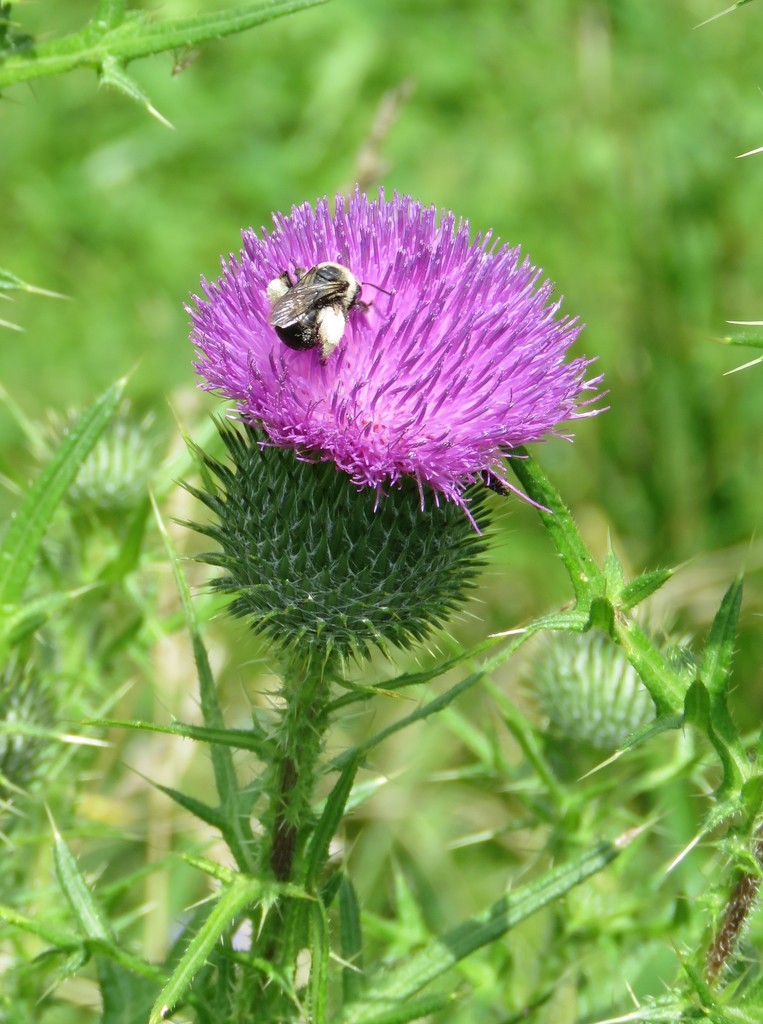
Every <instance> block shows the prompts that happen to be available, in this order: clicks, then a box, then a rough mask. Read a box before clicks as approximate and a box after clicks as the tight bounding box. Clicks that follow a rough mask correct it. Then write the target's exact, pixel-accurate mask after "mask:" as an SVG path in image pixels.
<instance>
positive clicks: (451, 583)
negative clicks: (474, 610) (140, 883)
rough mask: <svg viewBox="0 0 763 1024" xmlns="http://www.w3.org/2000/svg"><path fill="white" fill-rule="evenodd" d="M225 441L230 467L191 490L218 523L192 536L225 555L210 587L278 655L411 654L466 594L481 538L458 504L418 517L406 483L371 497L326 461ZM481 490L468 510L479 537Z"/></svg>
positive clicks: (414, 492)
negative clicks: (229, 598) (374, 650)
mask: <svg viewBox="0 0 763 1024" xmlns="http://www.w3.org/2000/svg"><path fill="white" fill-rule="evenodd" d="M221 434H222V437H223V440H224V442H225V445H226V447H227V449H228V453H229V455H230V459H231V462H232V465H224V464H222V463H220V462H217V461H216V460H214V459H212V458H210V457H208V456H206V455H203V456H202V458H203V461H204V463H205V465H206V467H207V468H208V469H209V470H210V471H211V477H212V480H211V482H210V486H209V489H208V490H207V491H200V490H197V489H195V488H189V489H190V490H191V491H192V493H193V494H195V495H196V496H197V497H198V498H200V499H201V501H203V502H204V504H205V505H207V506H208V507H209V508H210V509H211V511H212V512H213V513H214V516H215V521H213V522H212V523H211V524H208V525H196V524H193V525H194V529H196V530H198V531H199V532H200V533H203V534H205V535H206V536H208V537H211V538H213V539H214V540H215V541H217V543H218V544H219V545H220V549H221V550H220V551H219V552H213V553H208V554H205V555H202V556H201V559H202V560H203V561H206V562H208V563H210V564H212V565H218V566H221V567H222V568H223V569H225V571H226V575H224V576H222V577H221V578H219V579H217V580H215V581H214V586H215V587H217V588H218V589H220V590H223V591H228V592H230V593H233V594H235V595H236V597H235V600H234V601H233V602H232V604H231V606H230V610H231V611H232V612H233V614H235V615H239V616H242V617H244V618H247V619H248V620H249V622H250V624H251V626H252V628H253V629H254V630H255V631H257V632H262V633H265V634H266V635H267V636H268V637H269V638H270V639H271V640H273V641H275V642H276V644H278V646H280V647H281V648H282V649H294V648H297V647H304V646H305V645H307V646H308V647H309V648H310V650H312V652H313V653H316V654H321V655H326V656H328V655H331V654H338V655H340V656H341V657H352V656H358V655H366V654H368V653H369V648H370V647H371V646H372V645H377V646H379V647H382V648H384V647H386V646H387V645H388V644H394V645H397V646H406V645H408V644H410V643H411V642H413V641H417V640H421V639H423V638H424V637H425V636H426V635H427V634H428V633H429V631H430V630H431V629H432V628H433V627H434V626H436V625H438V624H439V623H441V622H442V621H443V620H444V619H445V618H446V617H447V616H448V615H449V614H450V613H451V612H452V611H453V610H454V609H455V608H457V607H458V605H459V604H460V603H461V602H462V601H463V599H464V597H465V595H466V591H467V590H468V589H469V588H470V587H471V586H473V581H474V578H475V576H476V575H477V573H478V571H479V569H480V567H481V565H482V555H483V552H484V549H485V538H484V535H483V534H481V533H478V532H477V531H476V530H475V529H474V526H473V525H472V524H471V523H470V521H469V519H468V517H467V516H466V515H465V514H464V511H463V509H461V508H459V507H458V506H457V505H455V504H454V503H452V502H443V503H442V504H441V506H440V507H437V505H436V504H435V502H434V499H433V498H432V496H431V495H427V496H426V507H425V508H424V509H422V508H421V498H420V495H419V491H418V488H417V486H416V484H415V482H413V481H412V480H406V481H405V482H404V485H403V486H402V487H400V488H393V489H391V490H390V493H389V494H388V495H386V496H384V497H381V498H379V499H377V495H376V493H375V491H374V490H372V489H368V490H363V491H359V490H358V489H357V487H356V486H355V485H354V484H353V483H352V481H351V480H350V478H349V477H348V476H347V474H345V473H343V472H341V471H339V470H337V469H336V467H335V466H334V465H333V463H312V462H303V461H300V460H299V459H298V458H297V457H296V456H295V454H294V452H292V451H289V450H285V449H280V448H275V447H272V446H263V445H261V444H260V440H261V436H260V435H258V434H257V433H256V431H254V430H252V429H251V428H242V429H241V430H236V429H233V428H230V427H223V428H221ZM485 493H487V492H486V491H485V489H484V488H483V489H480V490H479V491H475V493H474V495H473V496H472V499H471V505H470V512H471V514H472V515H473V517H474V520H475V522H476V523H477V525H478V526H479V527H480V529H482V530H484V528H485V527H486V526H487V514H486V511H485V499H484V494H485ZM377 501H378V507H377Z"/></svg>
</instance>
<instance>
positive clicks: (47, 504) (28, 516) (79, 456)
mask: <svg viewBox="0 0 763 1024" xmlns="http://www.w3.org/2000/svg"><path fill="white" fill-rule="evenodd" d="M125 384H126V379H125V378H123V379H122V380H119V381H117V382H116V384H113V385H112V386H111V387H110V388H109V389H108V390H107V391H105V392H104V393H103V394H102V395H101V397H100V398H99V399H98V400H97V401H96V402H95V403H94V404H93V405H92V406H91V407H90V408H89V409H88V410H87V412H85V413H84V414H83V415H82V416H80V418H79V419H78V420H77V422H76V423H75V424H74V426H73V427H72V429H71V430H70V431H69V433H67V435H66V437H65V438H64V440H63V441H62V442H61V444H60V445H59V447H58V449H57V450H56V452H55V454H54V456H53V458H52V459H51V460H50V462H49V463H48V465H47V466H46V467H45V469H44V470H43V472H42V475H41V476H40V478H39V479H38V480H37V482H36V483H35V484H34V486H33V487H32V489H31V490H30V491H29V492H28V493H27V495H26V498H25V499H24V502H23V504H22V506H21V508H20V509H19V510H18V512H17V513H16V515H15V517H14V519H13V521H12V522H11V525H10V527H9V529H8V531H7V532H6V534H5V536H4V537H3V540H2V543H1V544H0V606H2V605H14V604H18V603H19V602H20V600H21V598H22V596H23V593H24V589H25V587H26V585H27V582H28V580H29V576H30V574H31V572H32V569H33V567H34V563H35V560H36V558H37V553H38V551H39V549H40V544H41V543H42V539H43V537H44V536H45V531H46V530H47V528H48V526H49V524H50V521H51V519H52V518H53V515H54V513H55V511H56V509H57V508H58V505H59V503H60V502H61V499H62V498H63V496H64V495H65V494H66V491H67V489H68V488H69V486H70V484H71V483H72V482H73V481H74V479H75V478H76V476H77V473H78V472H79V469H80V466H81V465H82V462H83V460H84V459H85V458H86V457H87V455H88V454H89V453H90V451H91V450H92V449H93V447H94V446H95V443H96V441H97V440H98V438H99V437H100V436H101V434H102V432H103V430H104V429H105V427H106V426H107V425H108V423H109V420H110V419H111V417H112V416H113V415H114V413H115V411H116V409H117V407H118V405H119V403H120V401H121V399H122V394H123V392H124V389H125Z"/></svg>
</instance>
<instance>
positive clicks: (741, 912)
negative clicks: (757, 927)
mask: <svg viewBox="0 0 763 1024" xmlns="http://www.w3.org/2000/svg"><path fill="white" fill-rule="evenodd" d="M752 850H753V854H754V856H755V859H756V860H757V862H758V863H759V864H760V866H761V867H762V868H763V825H761V826H760V827H759V828H758V830H757V831H756V833H755V837H754V838H753V841H752ZM760 882H761V879H760V875H758V874H753V873H751V872H749V871H745V872H744V873H743V874H742V875H740V876H739V878H738V879H737V881H736V885H735V886H734V888H733V889H732V891H731V896H730V897H729V902H728V904H727V905H726V912H725V913H724V915H723V921H722V922H721V926H720V928H719V929H718V930H717V931H716V933H715V935H714V937H713V941H712V942H711V944H710V948H709V949H708V951H707V957H706V958H705V977H706V979H707V981H708V982H709V983H710V984H712V983H713V982H714V981H716V980H717V978H718V976H719V974H720V973H721V971H722V970H723V968H724V967H725V965H726V963H727V962H728V959H729V957H730V956H731V954H732V953H733V951H734V947H735V946H736V944H737V941H738V940H739V936H740V934H741V932H742V929H743V928H744V925H745V922H746V921H747V918H748V917H749V915H750V911H751V910H752V909H753V908H754V906H755V901H756V899H757V896H758V891H759V890H760Z"/></svg>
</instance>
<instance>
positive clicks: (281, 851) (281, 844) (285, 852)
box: [270, 756, 298, 882]
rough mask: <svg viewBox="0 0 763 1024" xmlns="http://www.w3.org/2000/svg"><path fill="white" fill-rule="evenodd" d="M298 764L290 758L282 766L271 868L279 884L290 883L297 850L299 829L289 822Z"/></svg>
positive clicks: (271, 852)
mask: <svg viewBox="0 0 763 1024" xmlns="http://www.w3.org/2000/svg"><path fill="white" fill-rule="evenodd" d="M297 778H298V774H297V764H296V762H294V761H292V759H291V758H290V757H288V756H287V757H286V758H284V760H283V762H282V765H281V783H280V786H279V790H278V796H277V797H276V810H275V821H274V824H273V845H272V847H271V850H270V866H271V868H272V869H273V874H274V875H275V877H276V879H277V880H278V881H279V882H288V880H289V878H290V877H291V869H292V866H293V864H294V854H295V853H296V850H297V831H298V830H297V827H296V826H295V825H294V824H292V823H291V822H290V821H289V808H290V798H291V794H292V792H293V790H294V786H295V784H296V782H297Z"/></svg>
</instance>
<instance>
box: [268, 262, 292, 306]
mask: <svg viewBox="0 0 763 1024" xmlns="http://www.w3.org/2000/svg"><path fill="white" fill-rule="evenodd" d="M293 287H294V284H293V283H292V280H291V278H290V277H289V271H288V270H284V272H283V274H280V275H279V276H278V277H276V278H275V279H274V280H272V281H271V282H270V284H269V285H268V287H267V294H268V298H269V299H270V304H271V306H272V305H274V304H275V303H276V302H278V300H279V299H282V298H283V296H284V295H285V294H286V293H287V292H288V290H289V289H290V288H293Z"/></svg>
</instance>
